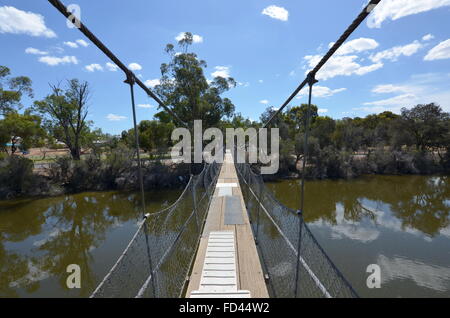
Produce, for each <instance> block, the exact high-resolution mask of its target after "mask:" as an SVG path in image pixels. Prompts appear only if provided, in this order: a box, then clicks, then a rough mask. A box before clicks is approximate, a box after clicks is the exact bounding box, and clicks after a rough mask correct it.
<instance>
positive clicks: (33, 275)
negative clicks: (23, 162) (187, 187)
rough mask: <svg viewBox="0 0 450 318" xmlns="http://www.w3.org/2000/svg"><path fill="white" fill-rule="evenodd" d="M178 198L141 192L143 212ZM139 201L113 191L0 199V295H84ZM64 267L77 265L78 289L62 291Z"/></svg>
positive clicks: (111, 259) (127, 232)
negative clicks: (40, 197) (145, 203)
mask: <svg viewBox="0 0 450 318" xmlns="http://www.w3.org/2000/svg"><path fill="white" fill-rule="evenodd" d="M179 195H180V191H177V190H171V191H158V192H152V193H147V194H146V197H147V206H148V209H149V211H155V210H159V209H161V208H162V207H165V206H168V205H170V204H171V203H173V202H174V201H175V200H176V199H177V197H178V196H179ZM139 203H140V197H139V196H138V195H137V194H135V193H117V192H92V193H82V194H76V195H68V196H61V197H55V198H47V199H38V200H19V201H8V202H1V201H0V297H88V296H89V295H90V294H91V292H92V291H93V290H94V289H95V287H96V286H97V285H98V283H99V282H100V281H101V279H103V277H104V276H105V274H106V273H107V272H108V270H109V269H110V268H111V266H112V265H113V264H114V263H115V262H116V260H117V258H118V257H119V255H120V254H121V253H122V251H123V250H124V248H125V247H126V245H127V244H128V242H129V241H130V239H131V237H132V236H133V234H134V232H135V230H136V228H137V224H138V221H140V220H141V219H142V216H141V212H140V210H139V209H138V207H137V206H138V204H139ZM69 264H78V265H80V267H81V287H82V288H81V289H72V290H69V289H67V288H66V287H65V286H66V279H67V275H68V274H67V273H66V267H67V265H69Z"/></svg>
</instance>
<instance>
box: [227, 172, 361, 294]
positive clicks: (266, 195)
mask: <svg viewBox="0 0 450 318" xmlns="http://www.w3.org/2000/svg"><path fill="white" fill-rule="evenodd" d="M236 170H237V172H238V176H239V180H240V182H241V187H242V189H243V194H244V197H245V199H246V202H247V211H248V214H249V218H250V220H251V223H252V230H253V232H254V235H255V239H256V241H257V242H258V244H257V247H258V252H259V253H260V256H261V259H262V263H263V267H264V268H265V271H266V272H267V273H268V275H269V287H270V292H271V294H272V296H275V297H279V296H281V297H327V298H330V297H358V295H357V293H356V292H355V291H354V289H353V288H352V286H351V285H350V284H349V283H348V281H347V280H346V279H345V277H344V276H343V275H342V273H341V272H340V271H339V269H338V268H337V267H336V266H335V264H334V263H333V261H332V260H331V259H330V257H329V256H328V255H327V253H326V252H325V251H324V249H323V248H322V247H321V246H320V244H319V243H318V241H317V240H316V238H315V237H314V235H313V234H312V232H311V230H310V229H309V227H308V226H307V224H306V223H305V222H304V220H303V216H302V214H301V213H298V212H297V211H295V210H293V209H290V208H288V207H286V206H284V205H283V204H282V203H280V202H279V201H278V200H277V199H276V198H275V197H274V195H273V193H272V192H271V191H270V190H269V189H268V188H267V186H266V185H265V184H264V182H263V181H262V177H261V175H258V174H256V173H254V172H253V171H252V169H251V168H250V165H248V164H236ZM255 182H256V183H255ZM253 184H256V185H257V186H259V187H260V188H258V190H259V193H257V192H258V190H257V189H256V188H255V187H254V186H253ZM249 192H250V193H249ZM250 194H251V196H252V197H253V198H254V199H253V198H252V197H249V195H250ZM267 199H270V201H267ZM255 201H256V202H255ZM253 202H255V203H254V204H253ZM256 206H258V207H256ZM260 207H261V208H262V210H263V211H264V215H266V221H265V222H261V221H260V220H261V218H262V216H261V214H260V212H259V211H260ZM283 212H288V213H289V214H290V215H292V216H294V217H293V218H288V219H286V216H287V214H283ZM280 213H281V214H280ZM277 214H278V215H277ZM277 220H278V221H277ZM282 220H283V221H284V222H281V221H282ZM280 222H281V223H280ZM261 228H263V230H261ZM271 228H274V229H275V231H276V232H278V235H279V236H280V237H281V238H282V240H281V241H280V240H278V239H277V238H276V237H273V231H271V230H270V229H271ZM264 231H265V232H269V234H270V235H268V234H267V233H264ZM285 232H286V233H285ZM299 237H300V239H299ZM297 242H298V244H300V247H299V248H298V246H297V244H296V243H297ZM274 245H275V246H274ZM297 248H298V249H297ZM298 251H300V253H299V252H298ZM296 259H298V260H299V264H300V265H301V267H302V268H303V269H301V268H297V269H295V270H294V269H293V267H294V266H295V264H296V261H295V260H296ZM282 266H285V267H286V266H288V267H289V268H288V269H286V270H285V271H286V273H285V274H284V275H281V274H280V273H279V272H280V268H281V267H282ZM297 271H298V273H300V274H301V275H299V280H298V281H296V279H295V278H296V277H294V276H296V274H297ZM305 275H307V276H309V278H307V277H305ZM296 287H298V289H297V288H296ZM297 290H299V292H298V294H297Z"/></svg>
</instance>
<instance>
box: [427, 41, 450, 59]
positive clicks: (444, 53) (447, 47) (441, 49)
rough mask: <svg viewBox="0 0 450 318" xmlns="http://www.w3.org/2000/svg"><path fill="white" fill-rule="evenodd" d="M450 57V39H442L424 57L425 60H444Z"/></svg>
mask: <svg viewBox="0 0 450 318" xmlns="http://www.w3.org/2000/svg"><path fill="white" fill-rule="evenodd" d="M449 58H450V39H448V40H445V41H442V42H441V43H439V44H438V45H436V46H435V47H434V48H432V49H431V50H430V51H428V54H427V55H426V56H425V57H424V60H425V61H434V60H444V59H449Z"/></svg>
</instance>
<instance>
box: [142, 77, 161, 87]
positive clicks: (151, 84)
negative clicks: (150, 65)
mask: <svg viewBox="0 0 450 318" xmlns="http://www.w3.org/2000/svg"><path fill="white" fill-rule="evenodd" d="M144 84H145V86H147V87H151V88H153V87H155V86H156V85H159V84H161V81H160V80H159V79H157V78H155V79H151V80H146V81H145V82H144Z"/></svg>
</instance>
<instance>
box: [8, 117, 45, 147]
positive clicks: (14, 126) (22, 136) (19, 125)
mask: <svg viewBox="0 0 450 318" xmlns="http://www.w3.org/2000/svg"><path fill="white" fill-rule="evenodd" d="M45 137H46V133H45V130H44V129H43V128H42V126H41V117H40V116H38V115H33V114H31V112H30V110H26V111H25V113H24V114H19V113H17V112H9V113H7V114H6V115H5V116H4V119H2V120H0V142H1V143H2V144H1V145H0V147H1V148H3V150H4V151H7V147H6V142H9V143H10V144H11V154H14V153H15V152H16V151H17V145H18V144H19V143H20V147H21V149H22V150H25V149H29V148H30V147H33V146H40V145H42V144H43V143H44V138H45Z"/></svg>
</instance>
